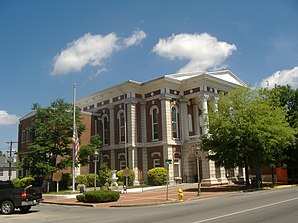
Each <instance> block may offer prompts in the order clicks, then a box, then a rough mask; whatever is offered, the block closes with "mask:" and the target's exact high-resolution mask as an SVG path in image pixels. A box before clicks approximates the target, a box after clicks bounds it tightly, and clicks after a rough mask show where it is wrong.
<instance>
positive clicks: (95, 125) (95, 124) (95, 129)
mask: <svg viewBox="0 0 298 223" xmlns="http://www.w3.org/2000/svg"><path fill="white" fill-rule="evenodd" d="M97 133H98V132H97V118H95V120H94V135H97Z"/></svg>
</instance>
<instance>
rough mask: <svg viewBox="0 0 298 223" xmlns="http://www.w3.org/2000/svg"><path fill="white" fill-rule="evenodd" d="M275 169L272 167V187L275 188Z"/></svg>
mask: <svg viewBox="0 0 298 223" xmlns="http://www.w3.org/2000/svg"><path fill="white" fill-rule="evenodd" d="M274 170H275V168H274V166H271V177H272V186H273V187H274V185H275V172H274Z"/></svg>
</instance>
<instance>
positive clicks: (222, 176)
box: [217, 167, 229, 184]
mask: <svg viewBox="0 0 298 223" xmlns="http://www.w3.org/2000/svg"><path fill="white" fill-rule="evenodd" d="M217 180H218V182H219V183H220V184H228V183H229V181H228V179H227V177H226V169H225V168H224V167H219V177H218V178H217Z"/></svg>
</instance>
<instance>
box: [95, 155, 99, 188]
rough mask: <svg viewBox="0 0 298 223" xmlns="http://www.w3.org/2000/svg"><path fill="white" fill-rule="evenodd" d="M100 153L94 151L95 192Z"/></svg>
mask: <svg viewBox="0 0 298 223" xmlns="http://www.w3.org/2000/svg"><path fill="white" fill-rule="evenodd" d="M98 158H99V156H98V152H97V150H95V151H94V190H96V173H97V162H98Z"/></svg>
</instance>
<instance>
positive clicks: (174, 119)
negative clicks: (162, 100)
mask: <svg viewBox="0 0 298 223" xmlns="http://www.w3.org/2000/svg"><path fill="white" fill-rule="evenodd" d="M177 120H178V114H177V107H175V106H173V107H172V137H173V138H174V139H177V138H178V123H177Z"/></svg>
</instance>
